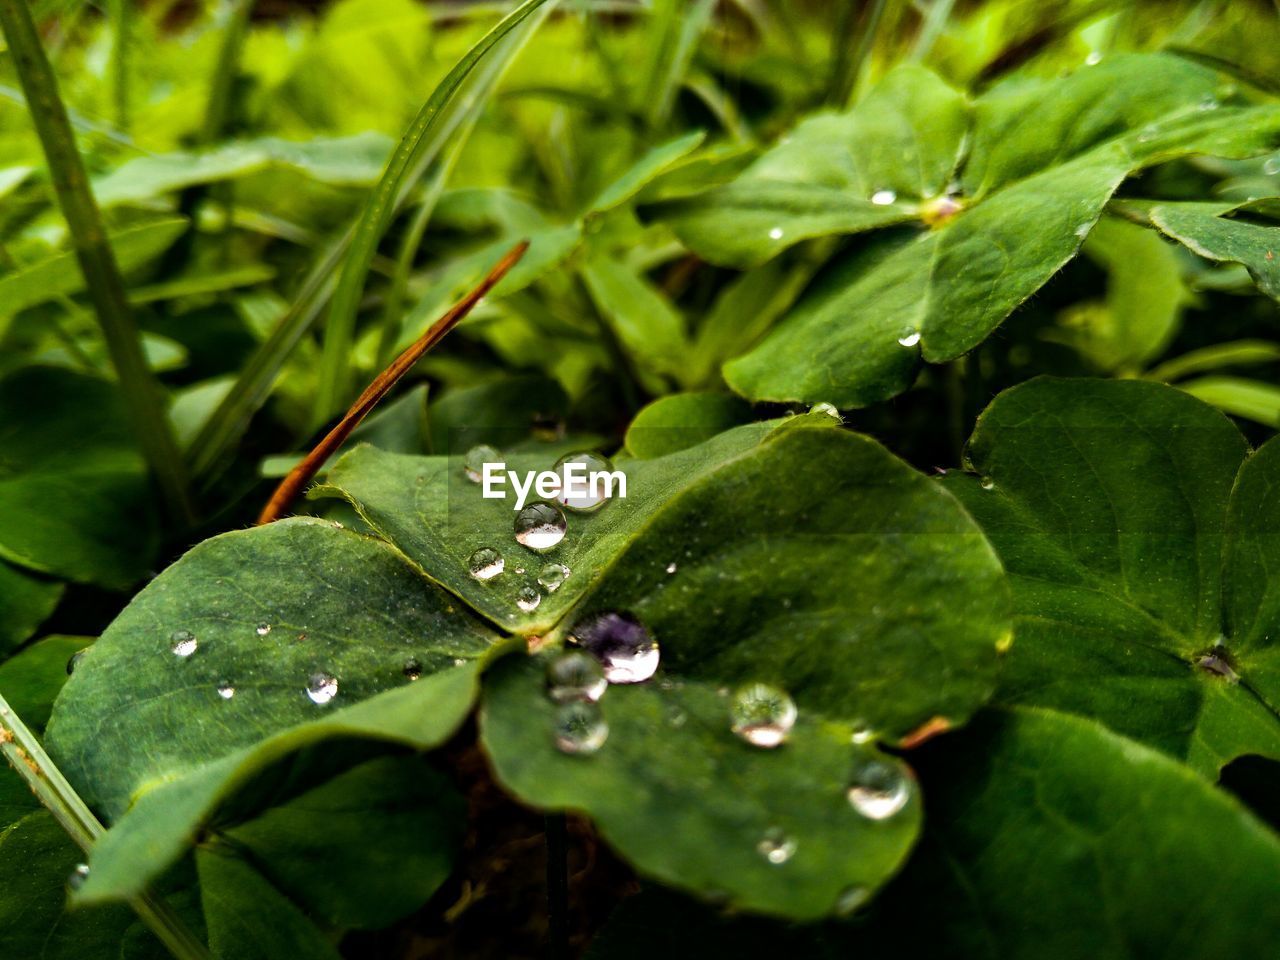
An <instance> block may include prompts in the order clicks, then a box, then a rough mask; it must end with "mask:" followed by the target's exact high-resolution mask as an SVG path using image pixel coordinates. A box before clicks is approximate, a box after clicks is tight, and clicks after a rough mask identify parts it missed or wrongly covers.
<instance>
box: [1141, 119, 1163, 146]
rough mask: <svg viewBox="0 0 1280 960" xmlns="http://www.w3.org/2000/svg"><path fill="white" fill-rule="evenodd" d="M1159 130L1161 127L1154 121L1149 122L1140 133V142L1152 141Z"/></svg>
mask: <svg viewBox="0 0 1280 960" xmlns="http://www.w3.org/2000/svg"><path fill="white" fill-rule="evenodd" d="M1158 132H1159V128H1158V127H1157V126H1156V125H1155V124H1154V123H1152V124H1148V125H1147V126H1145V127H1143V128H1142V130H1141V131H1140V132H1139V133H1138V142H1139V143H1150V142H1151V141H1152V140H1154V139H1155V138H1156V134H1157V133H1158Z"/></svg>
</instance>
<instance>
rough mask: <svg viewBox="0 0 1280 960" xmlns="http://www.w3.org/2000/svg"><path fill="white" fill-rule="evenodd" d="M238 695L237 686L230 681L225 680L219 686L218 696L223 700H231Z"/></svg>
mask: <svg viewBox="0 0 1280 960" xmlns="http://www.w3.org/2000/svg"><path fill="white" fill-rule="evenodd" d="M235 695H236V688H235V685H234V684H233V683H232V682H231V681H230V680H223V681H222V682H221V683H219V684H218V696H220V697H221V698H222V699H223V700H230V699H231V698H232V697H234V696H235Z"/></svg>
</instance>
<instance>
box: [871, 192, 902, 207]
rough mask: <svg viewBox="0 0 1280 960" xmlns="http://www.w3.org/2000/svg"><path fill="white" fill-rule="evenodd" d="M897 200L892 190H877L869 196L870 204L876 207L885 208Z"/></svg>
mask: <svg viewBox="0 0 1280 960" xmlns="http://www.w3.org/2000/svg"><path fill="white" fill-rule="evenodd" d="M897 199H898V195H897V194H896V193H894V192H893V191H892V190H877V191H876V192H875V193H873V194H872V195H871V202H872V203H874V204H875V205H876V206H878V207H887V206H888V205H889V204H891V203H893V202H894V201H895V200H897Z"/></svg>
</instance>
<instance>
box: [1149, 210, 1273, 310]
mask: <svg viewBox="0 0 1280 960" xmlns="http://www.w3.org/2000/svg"><path fill="white" fill-rule="evenodd" d="M1245 206H1247V204H1237V203H1161V204H1157V205H1155V206H1153V207H1152V208H1151V211H1150V217H1151V222H1152V223H1153V224H1155V226H1156V227H1157V228H1158V229H1159V230H1160V232H1161V233H1163V234H1164V235H1165V236H1167V237H1170V238H1171V239H1174V240H1177V241H1178V242H1179V243H1181V244H1183V245H1184V246H1186V247H1187V248H1188V249H1189V250H1191V251H1193V252H1194V253H1198V254H1199V255H1200V256H1202V257H1205V258H1207V259H1209V260H1216V261H1219V262H1223V261H1225V262H1230V263H1239V264H1243V265H1244V267H1245V268H1246V269H1247V270H1248V271H1249V275H1250V276H1251V277H1253V281H1254V283H1256V284H1257V285H1258V289H1259V290H1261V291H1262V292H1263V293H1265V294H1267V296H1269V297H1273V298H1275V299H1277V300H1280V260H1278V259H1277V257H1280V224H1277V225H1275V226H1263V225H1261V224H1258V223H1250V222H1248V221H1246V220H1239V219H1230V215H1231V214H1233V213H1236V212H1238V211H1240V209H1241V208H1242V207H1245Z"/></svg>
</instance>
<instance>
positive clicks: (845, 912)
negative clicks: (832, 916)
mask: <svg viewBox="0 0 1280 960" xmlns="http://www.w3.org/2000/svg"><path fill="white" fill-rule="evenodd" d="M869 899H871V891H870V890H868V889H867V888H866V887H858V886H853V887H847V888H846V889H845V890H843V891H841V893H840V896H838V897H836V913H837V914H838V915H839V916H842V917H847V916H849V914H851V913H853V912H854V911H855V910H857V909H858V908H859V907H860V906H862V905H863V904H864V903H866V902H867V901H868V900H869Z"/></svg>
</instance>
